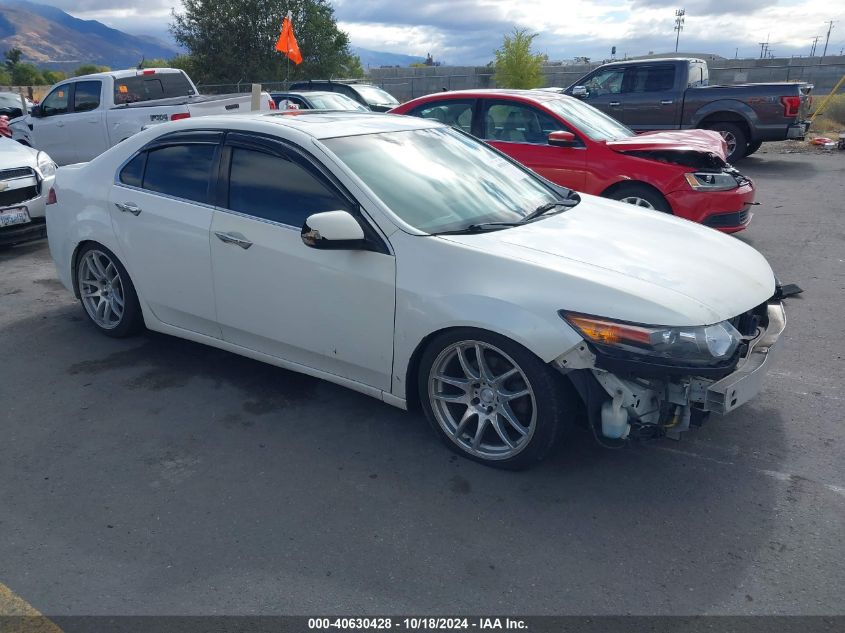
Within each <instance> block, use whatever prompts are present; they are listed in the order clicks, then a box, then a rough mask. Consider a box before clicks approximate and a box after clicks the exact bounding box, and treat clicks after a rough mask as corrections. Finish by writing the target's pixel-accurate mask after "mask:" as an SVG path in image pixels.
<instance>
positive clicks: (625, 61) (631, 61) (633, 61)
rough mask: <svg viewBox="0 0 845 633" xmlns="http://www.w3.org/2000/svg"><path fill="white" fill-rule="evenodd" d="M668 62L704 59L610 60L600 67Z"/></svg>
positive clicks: (651, 58) (702, 61) (655, 58)
mask: <svg viewBox="0 0 845 633" xmlns="http://www.w3.org/2000/svg"><path fill="white" fill-rule="evenodd" d="M666 62H701V63H704V60H703V59H698V58H696V57H650V58H648V59H624V60H620V61H618V62H608V63H607V64H602V65H601V66H600V67H599V68H604V67H605V66H621V65H623V64H625V65H628V64H661V63H664V64H665V63H666Z"/></svg>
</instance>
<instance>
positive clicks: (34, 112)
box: [29, 105, 42, 119]
mask: <svg viewBox="0 0 845 633" xmlns="http://www.w3.org/2000/svg"><path fill="white" fill-rule="evenodd" d="M29 116H31V117H32V118H34V119H38V118H40V117H41V116H42V115H41V106H40V105H34V106H32V108H31V109H30V111H29Z"/></svg>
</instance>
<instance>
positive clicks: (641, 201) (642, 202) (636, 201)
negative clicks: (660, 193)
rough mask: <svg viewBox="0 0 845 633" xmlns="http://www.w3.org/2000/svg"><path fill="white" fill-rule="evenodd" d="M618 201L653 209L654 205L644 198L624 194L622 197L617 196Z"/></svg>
mask: <svg viewBox="0 0 845 633" xmlns="http://www.w3.org/2000/svg"><path fill="white" fill-rule="evenodd" d="M619 201H620V202H627V203H628V204H633V205H634V206H635V207H642V208H643V209H654V205H653V204H651V202H649V201H648V200H646V199H645V198H640V197H639V196H626V197H624V198H619Z"/></svg>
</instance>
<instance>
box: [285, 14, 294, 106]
mask: <svg viewBox="0 0 845 633" xmlns="http://www.w3.org/2000/svg"><path fill="white" fill-rule="evenodd" d="M288 24H290V25H291V28H293V12H292V11H291V10H290V9H288ZM286 44H287V43H286ZM285 57H286V58H287V69H286V70H285V90H287V89H289V88H290V55H285Z"/></svg>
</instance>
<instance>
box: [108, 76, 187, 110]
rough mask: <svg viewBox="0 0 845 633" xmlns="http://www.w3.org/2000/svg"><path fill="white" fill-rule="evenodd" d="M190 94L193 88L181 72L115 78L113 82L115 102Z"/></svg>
mask: <svg viewBox="0 0 845 633" xmlns="http://www.w3.org/2000/svg"><path fill="white" fill-rule="evenodd" d="M192 94H194V89H193V88H192V87H191V83H190V82H189V81H188V79H187V78H186V77H185V75H183V74H182V73H155V74H152V75H136V76H134V77H124V78H123V79H116V80H115V82H114V102H115V103H136V102H138V101H150V100H152V99H169V98H171V97H185V96H187V95H192Z"/></svg>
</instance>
